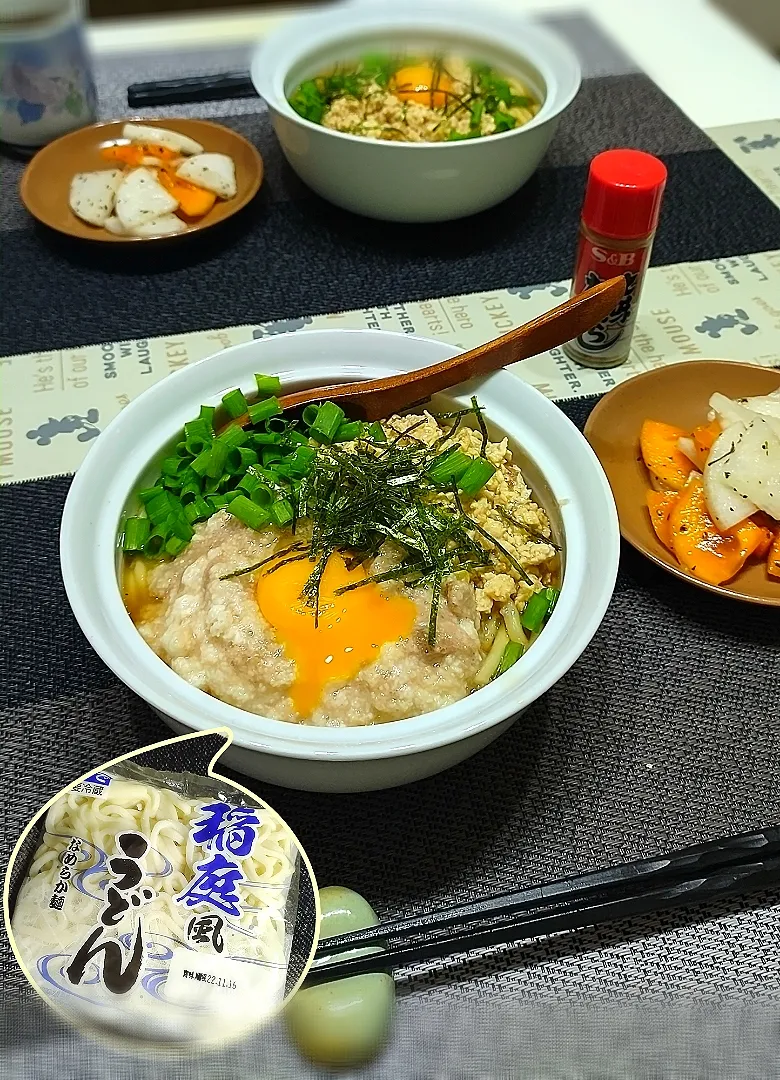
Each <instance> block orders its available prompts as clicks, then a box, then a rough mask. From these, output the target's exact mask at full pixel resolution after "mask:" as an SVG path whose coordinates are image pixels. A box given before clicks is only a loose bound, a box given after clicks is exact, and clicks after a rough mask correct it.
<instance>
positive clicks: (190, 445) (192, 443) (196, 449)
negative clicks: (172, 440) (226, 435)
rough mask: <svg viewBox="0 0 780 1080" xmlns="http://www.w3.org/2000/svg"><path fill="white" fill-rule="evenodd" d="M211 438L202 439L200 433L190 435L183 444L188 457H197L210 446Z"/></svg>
mask: <svg viewBox="0 0 780 1080" xmlns="http://www.w3.org/2000/svg"><path fill="white" fill-rule="evenodd" d="M211 441H212V440H211V438H210V437H209V438H208V439H203V438H201V437H200V435H190V436H189V437H188V439H187V441H186V443H185V444H184V447H185V449H186V451H187V455H188V457H197V456H198V454H202V453H203V451H204V450H208V448H209V447H210V446H211Z"/></svg>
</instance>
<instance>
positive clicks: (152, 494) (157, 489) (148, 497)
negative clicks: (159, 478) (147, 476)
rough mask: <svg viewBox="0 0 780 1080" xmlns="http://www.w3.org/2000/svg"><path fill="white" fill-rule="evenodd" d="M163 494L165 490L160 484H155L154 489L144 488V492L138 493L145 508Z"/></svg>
mask: <svg viewBox="0 0 780 1080" xmlns="http://www.w3.org/2000/svg"><path fill="white" fill-rule="evenodd" d="M162 494H164V489H163V488H162V487H161V486H160V485H159V484H155V485H154V487H149V488H142V490H141V491H139V492H138V498H139V499H140V500H141V502H142V503H143V504H144V506H146V504H147V503H150V502H151V501H152V499H154V498H156V497H157V496H158V495H162Z"/></svg>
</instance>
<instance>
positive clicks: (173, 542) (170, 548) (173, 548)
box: [165, 536, 187, 558]
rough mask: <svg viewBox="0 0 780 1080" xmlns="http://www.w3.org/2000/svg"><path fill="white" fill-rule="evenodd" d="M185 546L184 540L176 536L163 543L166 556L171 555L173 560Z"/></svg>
mask: <svg viewBox="0 0 780 1080" xmlns="http://www.w3.org/2000/svg"><path fill="white" fill-rule="evenodd" d="M186 546H187V541H186V540H181V539H180V538H179V537H178V536H171V537H170V538H169V539H168V540H167V541H166V543H165V551H166V553H167V554H168V555H173V556H174V558H175V557H176V556H177V555H179V554H181V552H182V551H184V549H185V548H186Z"/></svg>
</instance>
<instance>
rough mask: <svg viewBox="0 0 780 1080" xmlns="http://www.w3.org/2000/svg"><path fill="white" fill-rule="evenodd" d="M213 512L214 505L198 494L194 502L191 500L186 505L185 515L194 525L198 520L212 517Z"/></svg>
mask: <svg viewBox="0 0 780 1080" xmlns="http://www.w3.org/2000/svg"><path fill="white" fill-rule="evenodd" d="M213 513H214V507H212V506H211V505H210V504H209V502H207V500H206V499H204V498H203V497H202V496H201V495H198V497H197V498H196V499H195V501H194V502H191V503H189V504H188V505H187V506H185V507H184V516H185V517H186V519H187V521H188V522H189V523H190V525H194V524H195V522H196V521H205V520H206V518H210V517H211V515H212V514H213Z"/></svg>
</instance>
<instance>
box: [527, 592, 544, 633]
mask: <svg viewBox="0 0 780 1080" xmlns="http://www.w3.org/2000/svg"><path fill="white" fill-rule="evenodd" d="M550 605H551V600H550V597H549V596H547V590H546V589H542V591H541V592H538V593H534V594H533V596H532V597H530V599H529V601H528V603H527V604H526V605H525V609H524V611H523V616H522V620H521V621H522V623H523V626H524V627H525V629H526V630H530V632H531V633H532V634H535V633H536V631H537V630H541V628H542V623H543V622H544V620H545V619H546V618H547V616H548V614H549V612H550Z"/></svg>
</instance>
